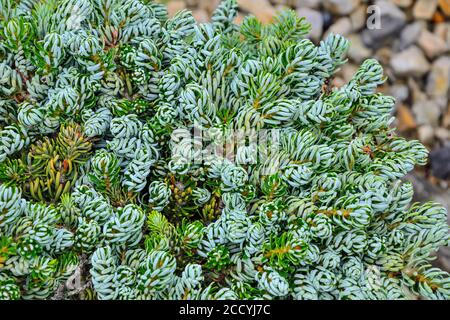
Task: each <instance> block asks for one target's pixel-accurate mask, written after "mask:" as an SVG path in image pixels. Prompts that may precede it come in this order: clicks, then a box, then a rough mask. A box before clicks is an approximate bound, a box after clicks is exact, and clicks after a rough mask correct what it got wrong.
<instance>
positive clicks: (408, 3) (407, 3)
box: [391, 0, 413, 8]
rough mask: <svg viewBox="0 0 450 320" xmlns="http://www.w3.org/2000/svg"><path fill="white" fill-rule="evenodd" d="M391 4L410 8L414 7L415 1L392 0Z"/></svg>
mask: <svg viewBox="0 0 450 320" xmlns="http://www.w3.org/2000/svg"><path fill="white" fill-rule="evenodd" d="M391 2H392V3H393V4H395V5H396V6H399V7H401V8H408V7H410V6H411V5H412V3H413V0H391Z"/></svg>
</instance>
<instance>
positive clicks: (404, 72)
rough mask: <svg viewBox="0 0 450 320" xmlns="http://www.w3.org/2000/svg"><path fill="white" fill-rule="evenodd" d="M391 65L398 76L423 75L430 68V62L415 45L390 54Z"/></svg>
mask: <svg viewBox="0 0 450 320" xmlns="http://www.w3.org/2000/svg"><path fill="white" fill-rule="evenodd" d="M391 67H392V69H393V70H394V73H395V74H396V75H398V76H406V77H407V76H414V77H420V76H423V75H424V74H425V73H427V71H428V70H429V69H430V64H429V63H428V61H427V59H426V58H425V56H424V54H423V52H422V51H421V50H420V49H419V48H417V47H416V46H411V47H409V48H408V49H406V50H404V51H402V52H399V53H396V54H394V55H393V56H392V59H391Z"/></svg>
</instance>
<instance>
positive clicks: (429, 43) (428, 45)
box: [417, 30, 448, 59]
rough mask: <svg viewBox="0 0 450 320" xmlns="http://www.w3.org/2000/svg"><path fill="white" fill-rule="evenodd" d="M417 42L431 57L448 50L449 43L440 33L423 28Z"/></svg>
mask: <svg viewBox="0 0 450 320" xmlns="http://www.w3.org/2000/svg"><path fill="white" fill-rule="evenodd" d="M417 43H418V45H419V46H420V47H421V48H422V50H423V51H424V52H425V54H426V55H427V57H428V58H430V59H433V58H435V57H436V56H438V55H441V54H443V53H445V52H446V51H448V46H447V43H446V42H445V41H444V40H443V39H441V38H440V37H439V36H438V35H436V34H434V33H431V32H430V31H428V30H422V32H421V33H420V36H419V39H418V40H417Z"/></svg>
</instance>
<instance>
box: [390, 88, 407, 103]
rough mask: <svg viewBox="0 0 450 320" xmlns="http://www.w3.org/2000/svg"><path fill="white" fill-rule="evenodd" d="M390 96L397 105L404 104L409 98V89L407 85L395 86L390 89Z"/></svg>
mask: <svg viewBox="0 0 450 320" xmlns="http://www.w3.org/2000/svg"><path fill="white" fill-rule="evenodd" d="M389 94H390V95H391V96H393V97H394V98H395V101H396V102H397V103H400V102H404V101H406V99H408V97H409V88H408V86H407V85H406V84H394V85H392V86H391V87H390V88H389Z"/></svg>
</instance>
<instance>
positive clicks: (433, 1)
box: [413, 0, 438, 20]
mask: <svg viewBox="0 0 450 320" xmlns="http://www.w3.org/2000/svg"><path fill="white" fill-rule="evenodd" d="M437 5H438V0H417V1H416V3H415V5H414V8H413V15H414V17H415V18H417V19H425V20H431V18H433V14H434V13H435V12H436V9H437Z"/></svg>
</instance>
